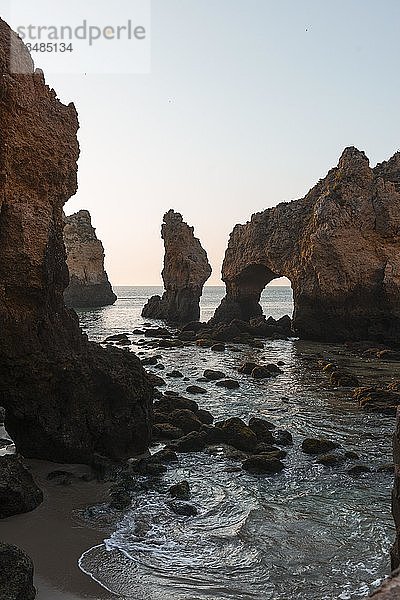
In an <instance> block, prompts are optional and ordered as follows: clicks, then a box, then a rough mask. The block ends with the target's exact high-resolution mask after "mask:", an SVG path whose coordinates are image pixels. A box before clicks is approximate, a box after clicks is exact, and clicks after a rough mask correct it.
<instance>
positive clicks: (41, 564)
mask: <svg viewBox="0 0 400 600" xmlns="http://www.w3.org/2000/svg"><path fill="white" fill-rule="evenodd" d="M25 464H26V465H27V466H28V467H31V469H32V473H33V475H34V477H35V479H36V481H37V483H38V485H39V486H40V487H41V488H42V490H43V493H44V501H43V503H42V504H41V505H40V506H39V507H38V508H37V509H36V510H34V511H32V512H31V513H26V514H23V515H17V516H14V517H10V518H8V519H3V520H2V521H1V522H0V539H1V540H2V541H3V542H7V543H10V544H15V545H17V546H19V547H20V548H22V549H23V550H25V551H26V552H27V553H28V555H29V556H30V557H31V558H32V560H33V562H34V565H35V586H36V589H37V591H38V594H37V600H84V599H85V600H115V598H117V597H116V596H115V595H112V594H110V593H109V592H107V591H106V590H104V589H103V588H102V587H101V586H100V585H98V584H97V583H96V582H94V581H93V580H92V579H91V578H89V577H88V576H87V575H85V574H84V573H83V572H82V571H81V570H80V568H79V567H78V560H79V558H80V556H81V555H82V553H83V552H85V551H86V550H88V549H89V548H91V547H92V546H95V545H97V544H100V543H101V542H102V541H103V540H104V539H105V538H106V537H107V533H108V532H107V531H105V530H103V531H102V530H100V529H95V528H91V527H90V526H89V525H87V524H85V523H83V522H82V520H81V519H80V518H79V515H78V514H77V511H79V510H81V509H83V508H85V507H86V506H89V505H93V504H96V503H98V502H103V501H104V500H105V499H106V497H107V486H106V485H105V484H101V483H98V482H96V481H91V482H83V481H79V480H77V481H75V480H74V481H73V483H72V484H71V485H56V484H55V483H54V482H49V481H47V480H46V475H47V474H48V473H49V472H51V471H56V470H62V471H68V472H71V473H74V474H76V475H82V474H85V473H88V468H87V467H85V466H81V465H58V464H55V463H47V462H43V461H36V460H30V461H25Z"/></svg>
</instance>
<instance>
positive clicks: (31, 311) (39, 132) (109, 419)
mask: <svg viewBox="0 0 400 600" xmlns="http://www.w3.org/2000/svg"><path fill="white" fill-rule="evenodd" d="M11 37H12V38H13V40H14V51H15V52H18V60H19V63H20V65H21V66H22V68H23V71H24V74H21V75H17V74H13V73H11V72H10V68H9V59H10V38H11ZM0 71H1V75H2V77H1V81H0V128H1V132H2V135H1V140H0V149H1V152H0V247H1V253H0V329H1V336H0V406H4V408H5V409H6V418H5V425H6V428H7V431H8V432H9V434H10V436H11V437H12V438H13V440H14V442H15V444H16V446H17V449H18V451H19V452H20V453H21V454H22V455H23V456H26V457H35V458H41V459H47V460H54V461H58V462H89V461H91V460H92V457H93V455H94V453H99V454H103V455H107V456H109V457H113V458H123V457H127V456H131V455H132V454H134V453H136V452H141V451H142V450H144V449H145V448H147V445H148V442H149V440H150V436H151V418H152V408H151V405H152V394H153V388H152V386H151V385H150V384H149V383H148V380H147V378H146V374H145V372H144V370H143V368H142V366H141V364H140V362H139V360H138V359H137V358H136V357H135V356H133V355H132V354H130V353H128V352H126V351H124V350H119V349H116V348H111V349H103V348H102V347H100V346H99V345H97V344H94V343H90V342H88V340H87V337H86V336H85V335H84V334H83V333H82V332H81V330H80V328H79V324H78V319H77V317H76V315H75V313H74V312H73V311H70V310H68V309H67V308H66V307H65V305H64V300H63V292H64V289H65V288H66V286H67V285H68V269H67V265H66V257H65V249H64V242H63V212H62V211H63V205H64V203H65V202H66V201H67V200H68V198H69V197H70V196H71V195H73V194H74V193H75V191H76V187H77V178H76V173H77V159H78V155H79V147H78V141H77V135H76V134H77V130H78V119H77V114H76V110H75V107H74V105H73V104H69V105H68V106H64V105H63V104H62V103H61V102H60V101H59V100H58V99H57V97H56V94H55V92H54V90H52V89H50V88H49V87H48V86H46V84H45V81H44V77H43V74H42V72H41V71H38V70H36V71H35V70H34V66H33V62H32V60H31V57H30V55H29V53H28V51H27V50H26V48H25V46H24V45H23V43H22V42H21V41H20V40H19V39H18V38H17V37H16V35H15V34H14V33H12V32H11V30H10V28H9V27H8V25H7V24H6V23H5V22H4V21H1V20H0Z"/></svg>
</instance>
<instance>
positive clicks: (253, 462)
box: [242, 454, 285, 475]
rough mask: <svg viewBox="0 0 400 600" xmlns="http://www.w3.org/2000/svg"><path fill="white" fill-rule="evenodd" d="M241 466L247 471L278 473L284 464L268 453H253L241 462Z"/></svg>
mask: <svg viewBox="0 0 400 600" xmlns="http://www.w3.org/2000/svg"><path fill="white" fill-rule="evenodd" d="M242 468H243V469H244V470H245V471H248V472H249V473H253V474H260V475H261V474H267V475H269V474H272V473H280V471H282V470H283V469H284V468H285V465H284V464H283V462H281V461H280V460H279V459H278V458H274V457H271V456H270V455H268V454H260V455H256V454H255V455H254V456H250V458H247V459H246V460H245V461H244V462H243V464H242Z"/></svg>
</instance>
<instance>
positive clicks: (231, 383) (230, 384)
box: [215, 379, 240, 390]
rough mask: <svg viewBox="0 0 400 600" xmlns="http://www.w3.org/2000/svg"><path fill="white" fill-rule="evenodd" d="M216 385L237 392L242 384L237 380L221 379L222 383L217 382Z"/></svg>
mask: <svg viewBox="0 0 400 600" xmlns="http://www.w3.org/2000/svg"><path fill="white" fill-rule="evenodd" d="M215 385H217V386H218V387H223V388H226V389H227V390H236V389H237V388H238V387H240V384H239V382H238V381H236V379H221V380H220V381H217V382H216V384H215Z"/></svg>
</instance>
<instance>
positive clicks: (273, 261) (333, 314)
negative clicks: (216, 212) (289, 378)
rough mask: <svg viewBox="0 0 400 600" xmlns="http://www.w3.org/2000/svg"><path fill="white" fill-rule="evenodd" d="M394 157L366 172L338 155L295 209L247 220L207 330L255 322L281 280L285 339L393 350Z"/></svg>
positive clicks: (357, 161)
mask: <svg viewBox="0 0 400 600" xmlns="http://www.w3.org/2000/svg"><path fill="white" fill-rule="evenodd" d="M399 231H400V153H399V152H398V153H396V154H395V155H394V156H393V157H392V158H391V159H390V160H389V161H387V162H383V163H381V164H379V165H377V166H376V167H375V168H374V169H373V168H371V167H370V165H369V161H368V159H367V157H366V156H365V154H364V153H363V152H360V151H359V150H357V149H356V148H347V149H346V150H345V151H344V152H343V154H342V156H341V158H340V160H339V164H338V166H337V167H336V168H334V169H332V170H331V171H329V173H328V175H327V176H326V177H325V179H322V180H320V181H319V182H318V183H317V185H316V186H315V187H314V188H313V189H312V190H311V191H310V192H309V193H308V194H307V195H306V196H305V197H304V198H302V199H300V200H294V201H293V202H289V203H282V204H279V205H278V206H276V207H275V208H270V209H267V210H265V211H264V212H261V213H257V214H254V215H253V216H252V217H251V220H250V222H248V223H246V224H245V225H236V226H235V228H234V229H233V232H232V233H231V236H230V240H229V244H228V248H227V250H226V254H225V259H224V262H223V267H222V279H223V280H224V282H225V284H226V297H225V298H224V299H223V301H222V303H221V305H220V306H219V307H218V309H217V310H216V312H215V315H214V317H213V320H212V322H214V323H215V322H221V321H222V322H230V321H232V319H235V318H236V319H243V320H247V321H248V320H249V319H251V318H253V317H256V316H259V315H261V313H262V310H261V306H260V304H259V300H260V294H261V292H262V290H263V289H264V287H265V286H266V285H267V284H268V283H269V282H270V281H272V280H273V279H276V278H277V277H282V276H286V277H288V278H289V279H290V281H291V284H292V288H293V295H294V306H295V308H294V315H293V326H294V330H295V332H296V333H297V335H299V336H300V337H302V338H306V339H314V340H325V341H335V340H357V339H362V340H364V339H374V340H377V341H383V342H388V343H397V344H398V343H399V340H400V302H399V298H400V237H399Z"/></svg>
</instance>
